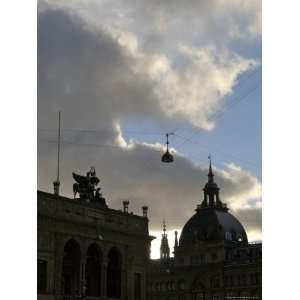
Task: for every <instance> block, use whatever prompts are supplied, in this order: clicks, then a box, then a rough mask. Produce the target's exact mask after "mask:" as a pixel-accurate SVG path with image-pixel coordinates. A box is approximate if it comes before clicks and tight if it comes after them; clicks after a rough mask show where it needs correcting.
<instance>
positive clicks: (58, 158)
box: [53, 111, 60, 196]
mask: <svg viewBox="0 0 300 300" xmlns="http://www.w3.org/2000/svg"><path fill="white" fill-rule="evenodd" d="M59 163H60V111H59V112H58V137H57V174H56V175H57V177H56V180H55V181H54V182H53V186H54V194H55V195H57V196H58V195H59V186H60V182H59Z"/></svg>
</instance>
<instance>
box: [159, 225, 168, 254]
mask: <svg viewBox="0 0 300 300" xmlns="http://www.w3.org/2000/svg"><path fill="white" fill-rule="evenodd" d="M160 258H161V259H168V258H170V247H169V242H168V235H167V234H166V222H165V220H163V234H162V238H161V245H160Z"/></svg>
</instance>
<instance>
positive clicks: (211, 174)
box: [208, 153, 214, 181]
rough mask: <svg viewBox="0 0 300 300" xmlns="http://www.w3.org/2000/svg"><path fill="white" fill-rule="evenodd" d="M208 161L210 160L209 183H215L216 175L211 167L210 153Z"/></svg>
mask: <svg viewBox="0 0 300 300" xmlns="http://www.w3.org/2000/svg"><path fill="white" fill-rule="evenodd" d="M208 159H209V170H208V179H209V181H213V180H214V173H213V171H212V167H211V154H210V153H209V156H208Z"/></svg>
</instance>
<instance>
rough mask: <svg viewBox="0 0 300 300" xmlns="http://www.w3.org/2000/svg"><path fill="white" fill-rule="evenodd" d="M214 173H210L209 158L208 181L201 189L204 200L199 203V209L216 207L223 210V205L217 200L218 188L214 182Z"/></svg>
mask: <svg viewBox="0 0 300 300" xmlns="http://www.w3.org/2000/svg"><path fill="white" fill-rule="evenodd" d="M214 176H215V175H214V173H213V171H212V166H211V157H210V156H209V168H208V174H207V177H208V181H207V183H206V185H205V187H204V189H203V192H204V200H203V202H202V203H201V207H202V208H204V207H218V208H224V207H225V205H224V204H223V203H222V202H221V200H220V198H219V190H220V188H219V187H218V185H217V184H216V183H215V181H214Z"/></svg>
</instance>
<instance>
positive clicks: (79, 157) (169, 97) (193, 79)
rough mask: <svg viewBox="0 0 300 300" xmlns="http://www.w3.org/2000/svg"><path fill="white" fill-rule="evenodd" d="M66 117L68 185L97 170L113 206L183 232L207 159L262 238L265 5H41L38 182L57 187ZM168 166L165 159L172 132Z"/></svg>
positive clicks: (92, 1)
mask: <svg viewBox="0 0 300 300" xmlns="http://www.w3.org/2000/svg"><path fill="white" fill-rule="evenodd" d="M58 111H61V112H62V155H61V192H62V194H64V195H66V196H72V184H73V180H72V176H71V173H72V172H73V171H75V172H77V173H81V174H85V173H86V172H87V171H88V170H89V168H90V167H91V166H94V167H95V168H96V172H97V175H98V176H99V177H100V180H101V182H100V186H101V187H102V191H103V195H104V196H105V198H106V199H107V203H108V205H109V206H110V207H112V208H117V209H119V208H121V203H122V200H124V199H129V200H130V210H132V211H133V212H135V213H138V214H141V207H142V206H143V205H148V206H149V218H150V223H149V225H150V230H151V233H153V234H155V235H156V234H157V235H158V239H157V240H156V242H154V244H153V247H152V256H153V257H157V255H158V246H159V243H160V240H159V239H160V233H161V232H160V231H161V229H162V220H163V219H165V220H166V223H167V228H168V230H169V233H170V234H169V236H170V239H169V240H170V244H171V245H173V239H174V236H173V232H174V230H175V229H177V230H179V231H180V230H181V228H182V227H183V225H184V224H185V222H186V221H187V220H188V219H189V218H190V217H191V216H192V215H193V213H194V209H195V208H196V205H197V204H199V203H200V201H202V198H203V194H202V188H203V186H204V184H205V182H206V180H207V167H208V160H207V157H208V154H209V153H211V154H212V159H213V166H214V172H215V175H216V176H215V179H216V181H217V183H218V185H219V187H220V188H221V199H222V200H223V201H224V202H226V203H227V204H228V206H229V207H230V209H231V212H232V213H233V214H234V215H235V216H237V217H238V218H239V220H240V221H241V222H242V223H243V224H244V226H245V228H246V230H247V233H248V237H249V240H256V239H260V238H261V4H260V1H256V0H252V1H243V0H210V1H201V0H198V1H196V0H190V1H180V0H173V1H158V0H152V1H149V0H128V1H121V0H120V1H107V0H106V1H100V0H85V1H83V0H82V1H79V0H72V1H71V0H68V1H39V4H38V188H39V189H42V190H45V191H52V190H53V187H52V182H53V180H54V179H55V173H56V144H55V139H56V134H57V133H56V128H57V112H58ZM171 131H172V132H175V135H174V136H171V138H170V142H171V147H172V151H173V153H174V155H175V162H174V163H173V164H162V163H161V162H160V157H161V154H162V153H163V150H164V149H165V146H164V143H165V137H164V134H165V133H166V132H171Z"/></svg>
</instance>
